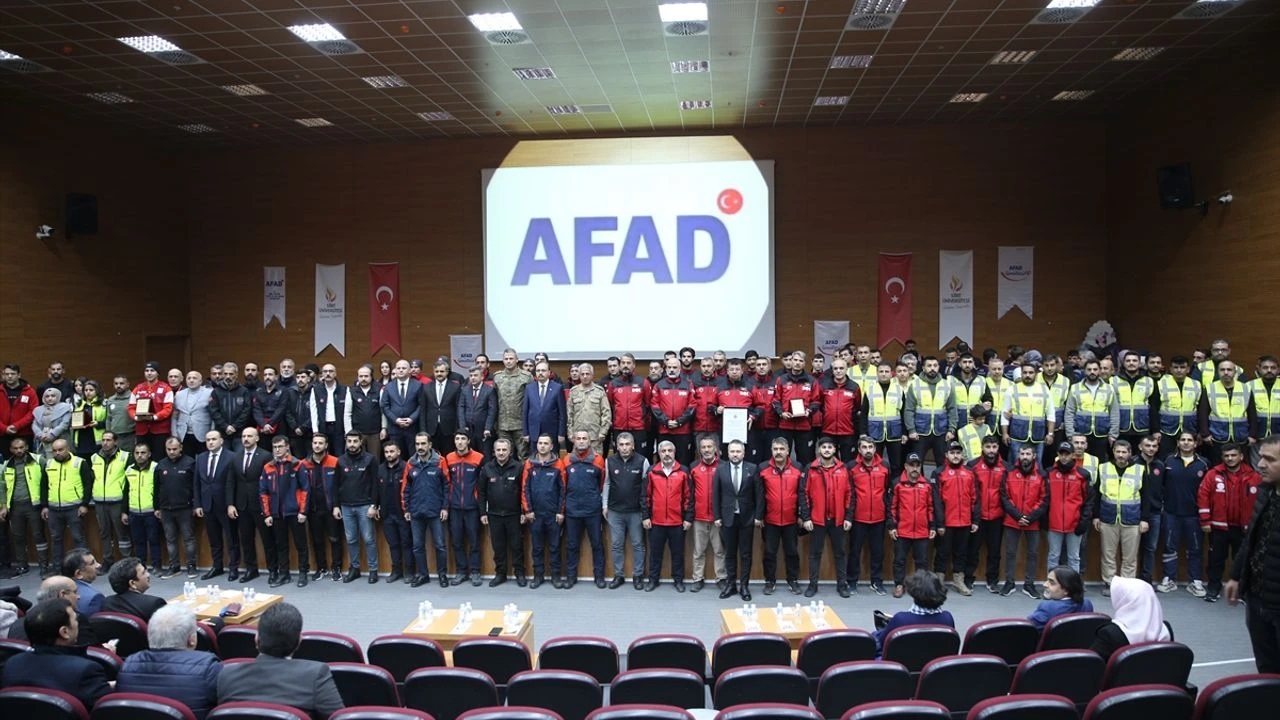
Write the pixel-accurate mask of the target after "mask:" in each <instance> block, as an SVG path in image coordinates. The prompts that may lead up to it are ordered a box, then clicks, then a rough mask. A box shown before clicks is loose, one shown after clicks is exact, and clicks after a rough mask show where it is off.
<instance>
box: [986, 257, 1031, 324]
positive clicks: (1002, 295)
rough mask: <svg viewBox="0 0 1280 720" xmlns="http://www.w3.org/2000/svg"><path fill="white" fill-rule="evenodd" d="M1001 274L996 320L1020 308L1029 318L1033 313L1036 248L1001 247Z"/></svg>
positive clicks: (998, 270) (998, 269) (999, 267)
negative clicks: (1032, 300)
mask: <svg viewBox="0 0 1280 720" xmlns="http://www.w3.org/2000/svg"><path fill="white" fill-rule="evenodd" d="M996 269H997V272H999V273H1000V277H999V282H998V286H997V287H998V292H997V293H996V295H997V299H996V319H999V318H1002V317H1004V315H1005V313H1007V312H1009V311H1010V310H1012V309H1014V308H1015V307H1016V308H1020V309H1021V310H1022V312H1024V313H1026V316H1027V317H1028V318H1033V317H1035V316H1034V315H1033V314H1032V313H1033V312H1034V311H1035V309H1034V308H1033V307H1032V304H1031V299H1032V295H1033V292H1032V290H1033V288H1034V285H1035V248H1034V247H1031V246H1029V245H1023V246H1009V245H1001V246H1000V264H999V266H998V267H997V268H996Z"/></svg>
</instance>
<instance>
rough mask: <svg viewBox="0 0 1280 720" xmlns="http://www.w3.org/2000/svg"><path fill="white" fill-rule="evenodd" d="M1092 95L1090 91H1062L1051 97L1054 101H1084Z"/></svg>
mask: <svg viewBox="0 0 1280 720" xmlns="http://www.w3.org/2000/svg"><path fill="white" fill-rule="evenodd" d="M1092 94H1093V91H1092V90H1063V91H1062V92H1060V93H1058V94H1057V95H1054V96H1053V99H1054V100H1084V99H1085V98H1087V97H1089V96H1090V95H1092Z"/></svg>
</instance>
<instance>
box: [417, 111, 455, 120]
mask: <svg viewBox="0 0 1280 720" xmlns="http://www.w3.org/2000/svg"><path fill="white" fill-rule="evenodd" d="M418 117H420V118H422V119H423V120H426V121H427V122H442V121H445V120H452V119H453V115H452V114H450V113H447V112H445V111H443V110H434V111H432V112H420V113H418Z"/></svg>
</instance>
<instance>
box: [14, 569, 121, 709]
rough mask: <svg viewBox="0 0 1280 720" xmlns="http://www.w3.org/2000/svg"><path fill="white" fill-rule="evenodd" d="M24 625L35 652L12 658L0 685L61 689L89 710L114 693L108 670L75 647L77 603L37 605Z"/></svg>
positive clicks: (55, 601)
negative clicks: (108, 677)
mask: <svg viewBox="0 0 1280 720" xmlns="http://www.w3.org/2000/svg"><path fill="white" fill-rule="evenodd" d="M63 579H64V580H66V578H63ZM68 582H70V581H69V580H68ZM22 623H23V625H24V626H26V631H27V639H28V640H29V641H30V642H31V650H32V651H31V652H29V653H18V654H17V655H14V656H13V657H11V658H9V661H8V662H6V663H5V665H4V680H3V682H0V685H3V686H4V687H13V686H15V685H29V686H34V687H40V688H45V689H47V690H60V691H62V692H64V693H67V694H69V695H72V696H74V697H75V698H76V699H78V700H79V701H80V702H82V703H84V706H85V708H86V709H88V708H91V707H93V704H94V703H96V702H98V698H101V697H102V696H103V695H106V694H107V693H110V692H111V686H110V685H109V684H107V673H106V671H104V670H103V669H102V666H101V665H99V664H98V663H97V661H95V660H90V659H89V658H88V657H87V656H86V652H87V651H86V648H85V647H84V646H77V645H76V642H77V640H78V634H79V631H80V623H79V621H78V620H77V618H76V608H75V604H74V603H72V602H71V601H70V600H68V599H66V598H54V599H52V600H45V601H43V602H39V603H36V605H35V607H33V608H31V612H29V613H27V616H26V617H25V618H23V620H22Z"/></svg>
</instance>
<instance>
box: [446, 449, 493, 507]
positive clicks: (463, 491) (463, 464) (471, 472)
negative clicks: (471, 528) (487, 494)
mask: <svg viewBox="0 0 1280 720" xmlns="http://www.w3.org/2000/svg"><path fill="white" fill-rule="evenodd" d="M483 463H484V453H481V452H480V451H479V450H476V449H474V448H468V449H467V454H466V455H459V454H458V453H456V452H451V453H449V455H448V456H447V457H446V458H445V459H444V466H445V469H447V470H448V471H449V493H448V504H447V508H448V509H449V510H475V509H477V508H479V507H480V504H479V502H478V499H479V496H478V495H477V494H476V477H477V476H478V475H479V474H480V465H481V464H483Z"/></svg>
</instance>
